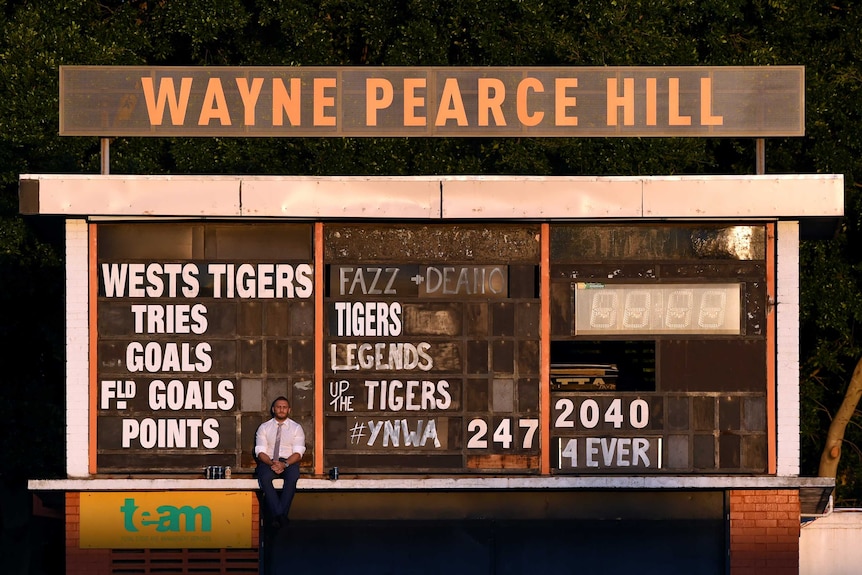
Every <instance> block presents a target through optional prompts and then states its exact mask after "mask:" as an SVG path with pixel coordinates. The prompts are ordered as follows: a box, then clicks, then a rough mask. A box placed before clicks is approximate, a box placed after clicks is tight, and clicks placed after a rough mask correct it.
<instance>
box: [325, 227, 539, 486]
mask: <svg viewBox="0 0 862 575" xmlns="http://www.w3.org/2000/svg"><path fill="white" fill-rule="evenodd" d="M537 234H538V228H537V227H536V226H534V225H531V224H527V225H523V226H514V225H492V226H478V225H461V224H458V225H445V226H442V225H424V224H422V225H414V226H406V225H397V226H395V225H388V224H379V225H371V224H366V225H360V224H332V225H327V226H326V230H325V234H324V235H325V238H326V244H325V246H324V250H325V257H326V261H327V268H326V274H327V292H326V298H325V313H326V318H325V325H326V332H325V334H324V350H325V351H324V353H325V356H326V359H325V362H324V364H325V373H324V379H325V381H326V382H327V383H326V385H327V387H326V394H325V402H324V403H325V424H324V438H325V445H326V451H325V455H324V459H325V462H326V465H329V466H338V467H339V469H341V470H343V471H344V472H346V473H373V472H398V473H419V472H428V473H430V472H440V473H455V474H457V473H468V472H476V471H487V472H507V473H525V472H526V473H536V472H537V470H538V461H539V435H538V434H539V430H538V422H539V419H538V413H537V409H538V393H539V379H538V376H539V345H538V338H539V330H538V319H539V318H538V314H539V311H538V310H539V302H538V297H537V294H538V286H537V281H538V274H537V273H536V268H537V265H538V256H539V254H538V236H537ZM360 454H361V457H360V456H359V455H360Z"/></svg>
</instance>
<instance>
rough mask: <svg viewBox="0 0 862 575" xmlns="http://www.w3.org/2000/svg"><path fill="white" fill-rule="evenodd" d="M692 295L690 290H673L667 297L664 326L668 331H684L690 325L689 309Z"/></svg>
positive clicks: (691, 304) (691, 305)
mask: <svg viewBox="0 0 862 575" xmlns="http://www.w3.org/2000/svg"><path fill="white" fill-rule="evenodd" d="M693 300H694V294H693V293H692V291H691V290H690V289H677V290H673V291H672V292H670V294H668V296H667V311H666V312H665V317H664V326H665V327H666V328H668V329H685V328H687V327H689V326H690V325H691V308H692V307H693V303H694V301H693Z"/></svg>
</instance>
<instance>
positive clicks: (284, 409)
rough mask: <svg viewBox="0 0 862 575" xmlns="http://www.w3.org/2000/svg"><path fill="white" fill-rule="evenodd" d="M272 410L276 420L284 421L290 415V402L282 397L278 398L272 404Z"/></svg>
mask: <svg viewBox="0 0 862 575" xmlns="http://www.w3.org/2000/svg"><path fill="white" fill-rule="evenodd" d="M272 412H273V414H274V415H275V418H276V419H277V420H278V421H284V420H285V419H287V416H288V415H290V404H289V403H287V402H286V401H284V400H283V399H279V400H278V401H276V402H275V405H273V406H272Z"/></svg>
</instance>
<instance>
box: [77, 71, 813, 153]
mask: <svg viewBox="0 0 862 575" xmlns="http://www.w3.org/2000/svg"><path fill="white" fill-rule="evenodd" d="M804 82H805V70H804V68H803V67H802V66H758V67H755V66H749V67H740V66H721V67H718V66H712V67H705V66H704V67H693V66H661V67H605V66H601V67H553V68H550V67H541V68H540V67H493V68H491V67H388V66H387V67H385V68H381V67H373V66H361V67H299V66H292V67H219V66H205V67H203V66H201V67H189V66H185V67H165V66H61V67H60V134H61V135H64V136H242V137H253V136H266V137H272V136H289V137H297V136H330V137H331V136H354V137H356V136H372V137H380V136H398V137H404V136H412V137H416V136H420V137H421V136H448V137H453V136H454V137H458V136H470V137H475V136H516V137H523V136H528V137H537V136H563V137H573V136H574V137H585V136H601V137H640V136H650V137H655V136H690V137H691V136H693V137H706V136H710V137H712V136H737V137H738V136H748V137H761V138H762V137H767V136H801V135H803V134H804V132H805V129H804V127H805V106H804V99H805V98H804Z"/></svg>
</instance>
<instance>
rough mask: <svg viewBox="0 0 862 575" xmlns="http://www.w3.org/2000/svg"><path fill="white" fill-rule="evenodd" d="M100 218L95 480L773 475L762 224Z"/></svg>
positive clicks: (96, 283) (96, 279)
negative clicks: (294, 475)
mask: <svg viewBox="0 0 862 575" xmlns="http://www.w3.org/2000/svg"><path fill="white" fill-rule="evenodd" d="M93 226H94V229H95V232H94V237H95V241H96V246H97V249H96V258H95V260H94V261H93V264H92V269H91V275H92V276H93V278H94V281H93V285H94V288H93V289H94V300H95V302H96V319H97V321H96V330H95V332H94V333H93V334H92V337H93V338H94V344H95V349H96V363H95V374H94V380H95V383H94V397H95V403H96V407H97V409H96V466H97V472H98V473H118V472H141V473H178V474H189V473H199V472H200V470H201V468H202V467H204V466H206V465H229V466H231V467H232V468H233V469H234V471H235V472H238V473H243V472H251V471H252V469H253V467H254V459H253V454H252V450H253V445H254V441H253V439H254V432H255V430H256V428H257V426H258V425H259V424H260V423H261V422H262V421H264V420H265V419H267V418H269V417H270V416H269V413H268V408H269V405H270V403H271V401H272V400H273V399H274V398H275V397H277V396H279V395H284V396H287V397H288V398H289V399H290V400H291V404H292V408H293V409H292V414H293V417H294V419H296V420H297V421H299V422H300V424H301V425H302V426H303V428H304V429H305V432H306V438H307V444H308V448H309V449H308V453H307V455H306V457H305V459H304V460H303V466H304V470H305V472H312V471H319V470H315V469H314V468H313V462H314V461H315V460H317V461H322V462H323V466H324V467H325V468H330V467H335V466H337V467H339V468H340V469H341V471H342V473H355V474H374V473H381V474H392V473H398V474H407V473H419V474H425V475H428V474H441V475H457V474H513V475H517V474H539V473H541V472H542V468H543V463H544V465H545V469H549V470H550V471H549V472H550V473H552V474H590V473H600V474H602V473H624V474H656V473H675V474H679V473H723V474H726V473H745V474H751V473H765V472H766V469H767V424H766V421H767V404H766V395H767V386H768V385H769V382H768V380H767V379H768V378H767V368H766V366H767V362H768V359H769V358H768V357H767V354H768V345H767V337H768V330H767V321H768V320H769V318H768V306H767V302H768V297H767V296H768V285H767V273H766V270H767V266H768V261H767V260H768V255H767V254H768V246H767V241H768V240H767V226H766V225H734V224H733V223H721V224H700V223H699V224H654V223H653V224H643V225H640V224H638V225H634V224H625V225H623V224H594V223H551V224H539V223H530V222H518V223H505V224H503V223H488V224H485V223H483V224H478V223H471V222H464V223H445V224H444V223H439V224H429V223H425V222H417V223H411V222H401V223H398V224H392V223H373V222H363V223H350V222H327V223H322V224H314V223H273V222H254V223H241V224H240V223H233V222H192V223H190V222H160V223H97V224H93ZM316 226H318V229H319V230H321V232H322V233H315V227H316ZM543 288H545V289H543ZM543 293H546V294H548V295H547V296H545V297H544V299H543V296H542V294H543ZM319 358H322V361H319ZM321 388H322V389H321ZM543 398H544V399H543ZM543 406H546V407H545V408H544V410H543ZM321 441H322V444H315V443H316V442H321Z"/></svg>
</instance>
